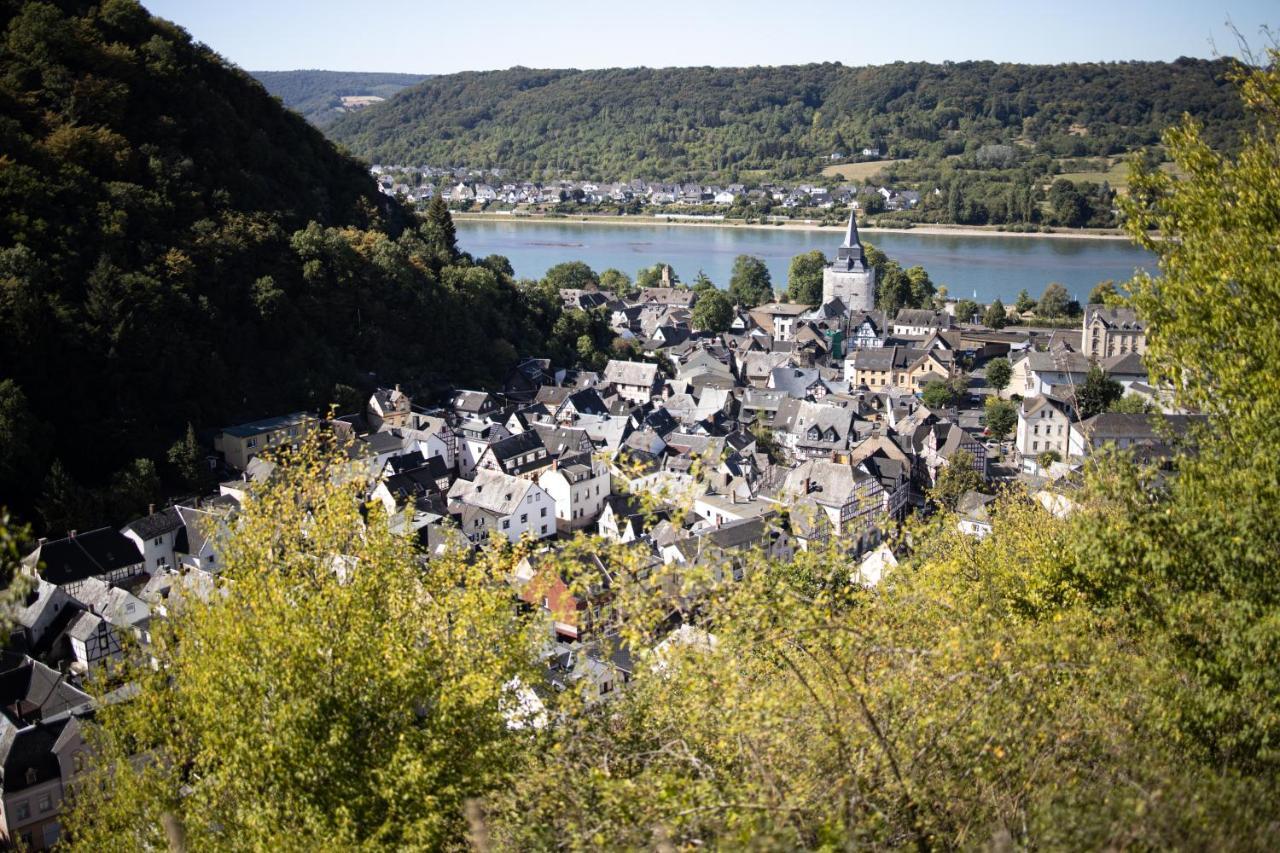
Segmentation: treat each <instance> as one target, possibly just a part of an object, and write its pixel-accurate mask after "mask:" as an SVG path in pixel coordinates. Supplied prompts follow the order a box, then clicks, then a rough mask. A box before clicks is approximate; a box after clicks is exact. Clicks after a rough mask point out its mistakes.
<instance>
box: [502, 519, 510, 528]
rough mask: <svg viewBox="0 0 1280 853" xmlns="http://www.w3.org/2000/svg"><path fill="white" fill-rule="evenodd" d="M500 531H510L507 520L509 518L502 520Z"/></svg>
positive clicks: (508, 520)
mask: <svg viewBox="0 0 1280 853" xmlns="http://www.w3.org/2000/svg"><path fill="white" fill-rule="evenodd" d="M502 529H503V530H510V529H511V519H509V518H504V519H502Z"/></svg>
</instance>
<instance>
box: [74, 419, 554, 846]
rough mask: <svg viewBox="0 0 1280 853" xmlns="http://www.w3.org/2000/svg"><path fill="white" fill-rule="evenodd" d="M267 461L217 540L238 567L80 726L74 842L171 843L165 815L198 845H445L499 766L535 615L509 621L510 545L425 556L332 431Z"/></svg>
mask: <svg viewBox="0 0 1280 853" xmlns="http://www.w3.org/2000/svg"><path fill="white" fill-rule="evenodd" d="M278 461H279V462H280V467H278V468H277V471H276V476H275V478H273V480H272V481H271V482H270V483H268V484H267V485H266V486H265V487H264V489H263V491H262V492H261V493H260V494H257V493H255V496H254V497H252V498H250V499H249V500H248V501H246V503H245V505H244V507H243V511H242V513H241V515H240V517H239V519H238V520H237V523H236V525H235V528H234V532H233V533H232V534H231V535H230V536H229V537H228V539H227V540H226V541H225V542H224V543H223V544H222V547H221V549H220V554H219V558H220V559H219V562H220V563H221V566H222V568H221V572H220V576H221V577H223V578H230V579H233V580H234V582H233V583H230V584H225V585H222V586H220V594H214V595H212V596H210V597H209V599H208V600H207V601H201V600H200V599H199V598H198V597H197V596H184V597H183V598H182V600H181V604H180V605H176V604H175V605H173V606H171V608H170V614H171V618H170V619H168V620H166V621H163V622H161V621H158V620H157V621H154V622H153V623H152V625H151V630H152V632H153V634H154V635H155V637H154V641H153V643H152V644H151V645H150V646H149V647H148V648H147V649H146V650H145V651H143V650H138V651H137V652H136V653H135V654H134V655H133V657H132V658H131V660H130V663H129V666H128V669H127V670H126V671H125V672H123V673H121V675H123V676H125V677H126V678H127V680H128V681H129V683H130V684H131V686H132V687H133V689H135V690H136V691H137V695H136V696H134V697H133V698H131V699H130V700H129V701H127V702H119V703H104V704H103V705H102V707H101V708H100V709H99V713H98V714H97V716H96V718H95V724H94V725H93V726H91V727H90V728H89V729H88V730H87V732H86V737H87V738H88V740H89V742H90V743H91V745H92V751H93V755H94V763H93V765H92V768H91V769H89V770H87V771H86V773H85V775H84V776H82V777H80V778H81V779H82V781H83V782H84V784H82V785H80V786H79V787H78V788H77V791H76V796H75V798H74V799H73V808H72V810H71V812H70V814H69V815H67V822H68V829H69V836H70V837H71V838H74V839H75V843H76V844H77V845H78V846H81V847H83V848H85V849H102V850H114V849H123V848H124V847H144V848H157V849H158V848H166V847H168V843H167V841H166V837H165V830H164V828H163V827H164V824H165V823H166V822H170V823H177V824H178V825H180V827H181V831H182V834H184V835H185V837H186V842H187V844H188V845H189V846H190V848H191V849H206V848H210V847H218V848H222V847H234V848H245V849H265V848H276V847H279V846H281V845H282V844H283V845H284V846H294V845H296V846H298V847H302V848H317V847H329V846H333V845H335V844H336V845H338V846H341V847H346V848H350V849H356V848H364V847H366V846H368V845H371V844H372V845H373V846H376V847H390V848H406V847H414V848H440V847H443V846H449V844H448V843H447V842H451V841H453V840H456V839H459V838H461V837H462V836H463V834H464V832H465V820H464V817H463V802H464V800H465V799H466V798H469V797H474V796H477V795H479V794H482V793H484V792H485V791H487V790H490V789H492V788H493V787H494V786H497V785H502V784H507V783H508V782H509V776H508V774H509V772H510V771H511V770H512V769H513V767H514V764H513V759H514V757H515V755H516V752H515V748H516V747H517V744H518V739H519V737H520V736H517V735H515V733H514V732H512V731H511V730H510V729H509V728H508V725H507V719H506V718H505V717H504V713H503V711H504V709H505V708H508V707H510V706H511V703H510V701H509V694H510V691H511V687H510V686H509V685H512V684H513V683H514V681H513V680H514V679H517V678H520V679H523V680H524V683H526V684H529V683H532V681H531V680H530V679H531V675H532V670H531V669H530V667H529V663H530V662H532V661H533V660H535V659H536V655H534V654H532V653H533V650H534V648H535V645H534V639H535V637H537V636H538V635H540V634H541V633H542V632H543V631H545V630H547V629H546V628H545V627H543V626H541V625H538V621H539V620H535V621H533V622H530V621H528V620H518V619H513V618H512V610H511V604H510V592H509V589H508V588H507V586H506V584H505V583H504V582H503V580H502V576H503V574H502V573H503V570H502V569H500V568H499V566H500V565H501V564H505V561H506V560H507V559H509V557H504V556H501V555H502V551H501V550H495V551H492V552H491V554H492V555H493V556H492V557H490V556H485V555H481V557H480V559H479V560H477V561H475V562H474V563H472V561H470V560H468V559H466V558H465V557H464V553H465V551H463V550H460V549H455V550H454V551H453V552H451V553H450V555H449V556H445V557H438V558H435V559H433V560H432V561H431V565H430V568H429V570H427V571H423V570H422V568H421V567H420V564H419V559H418V555H417V554H416V553H415V551H414V547H413V543H412V539H411V538H410V537H408V536H405V535H402V534H397V533H394V532H392V529H391V527H390V525H389V523H388V519H387V517H386V515H385V514H384V513H383V512H381V509H380V507H375V508H374V509H373V510H372V511H371V514H370V516H369V518H368V520H367V522H366V520H365V518H364V517H363V514H362V512H361V509H362V501H361V500H360V498H362V497H363V495H364V489H365V488H367V485H368V484H367V482H366V481H365V479H363V478H360V477H356V478H352V477H351V476H350V475H349V472H350V468H349V467H347V465H346V464H345V455H344V454H342V453H341V450H340V449H339V448H337V447H333V446H332V445H329V444H326V443H324V442H321V441H320V440H319V439H318V438H317V439H312V440H309V441H308V442H307V443H306V444H305V445H304V447H303V448H302V449H301V450H299V451H297V452H294V451H284V452H282V453H281V455H280V458H279V459H278ZM336 472H347V473H346V475H344V476H334V474H335V473H336ZM460 625H461V626H465V630H459V629H458V626H460ZM535 626H537V627H536V630H537V634H535V633H534V631H535ZM152 655H154V656H155V657H156V659H157V660H156V665H155V666H152V665H151V664H150V661H149V660H148V657H149V656H152ZM268 662H269V663H268ZM249 696H252V699H251V700H249V699H248V698H247V697H249ZM139 757H141V759H142V760H138V759H139ZM166 815H167V817H166ZM125 839H127V841H125Z"/></svg>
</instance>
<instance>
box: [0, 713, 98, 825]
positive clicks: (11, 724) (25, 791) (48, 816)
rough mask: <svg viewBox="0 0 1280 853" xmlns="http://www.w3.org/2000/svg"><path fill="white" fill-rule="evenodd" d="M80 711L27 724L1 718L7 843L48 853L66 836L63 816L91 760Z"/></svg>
mask: <svg viewBox="0 0 1280 853" xmlns="http://www.w3.org/2000/svg"><path fill="white" fill-rule="evenodd" d="M85 712H86V711H84V710H80V709H76V710H67V711H63V712H61V713H55V714H52V715H50V716H47V717H42V718H40V719H38V720H35V721H30V722H28V721H27V720H26V719H22V720H21V721H20V722H15V721H14V720H13V719H11V718H10V717H9V715H8V714H7V713H6V715H5V716H4V718H3V719H0V768H2V769H3V778H4V795H3V798H2V800H0V802H2V803H3V812H2V813H0V827H2V828H3V833H2V836H3V837H2V840H3V841H4V842H6V843H7V844H9V845H13V846H15V847H20V848H21V849H25V850H47V849H49V848H51V847H53V846H55V845H56V844H57V843H58V841H59V839H60V837H61V834H62V827H61V824H60V823H59V818H58V812H59V810H60V809H61V807H62V802H63V800H64V799H65V798H66V797H67V794H68V790H69V788H70V786H71V783H72V780H73V779H74V777H75V775H76V774H77V773H78V772H80V771H81V770H82V769H83V768H84V766H85V761H86V759H87V753H86V745H85V742H84V739H83V737H82V730H81V723H80V720H79V716H78V715H79V714H83V713H85Z"/></svg>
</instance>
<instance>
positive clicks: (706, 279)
mask: <svg viewBox="0 0 1280 853" xmlns="http://www.w3.org/2000/svg"><path fill="white" fill-rule="evenodd" d="M715 289H716V283H715V282H714V281H712V280H711V277H710V276H708V275H707V274H706V273H705V272H703V271H702V270H698V274H697V275H696V276H694V279H693V287H692V290H693V292H694V293H699V294H703V293H707V292H708V291H712V290H715ZM699 298H701V297H699Z"/></svg>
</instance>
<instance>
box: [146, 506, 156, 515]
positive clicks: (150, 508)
mask: <svg viewBox="0 0 1280 853" xmlns="http://www.w3.org/2000/svg"><path fill="white" fill-rule="evenodd" d="M155 514H156V505H155V504H147V515H155Z"/></svg>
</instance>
